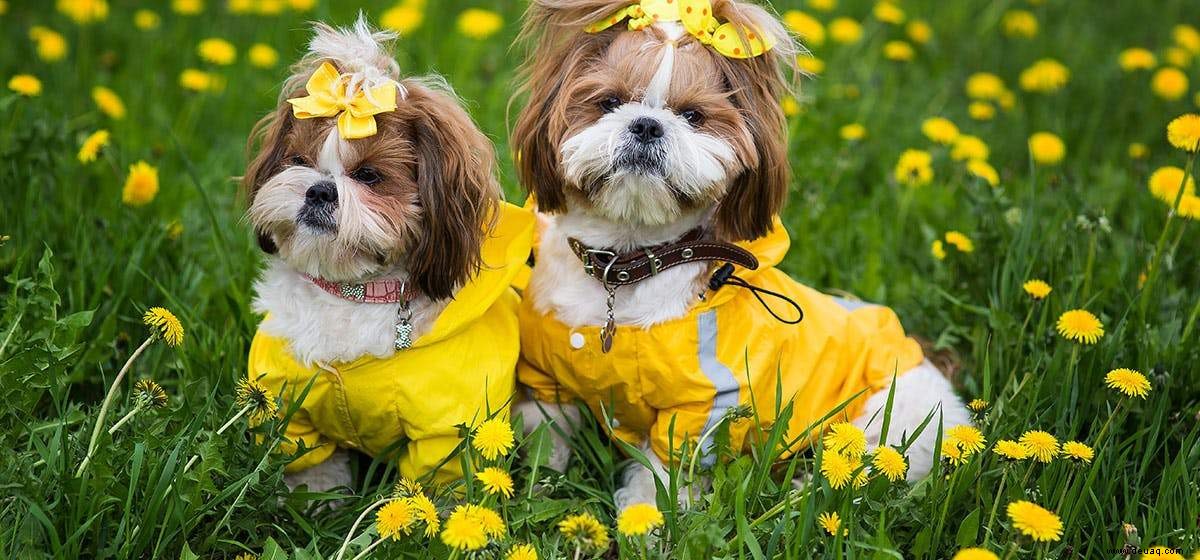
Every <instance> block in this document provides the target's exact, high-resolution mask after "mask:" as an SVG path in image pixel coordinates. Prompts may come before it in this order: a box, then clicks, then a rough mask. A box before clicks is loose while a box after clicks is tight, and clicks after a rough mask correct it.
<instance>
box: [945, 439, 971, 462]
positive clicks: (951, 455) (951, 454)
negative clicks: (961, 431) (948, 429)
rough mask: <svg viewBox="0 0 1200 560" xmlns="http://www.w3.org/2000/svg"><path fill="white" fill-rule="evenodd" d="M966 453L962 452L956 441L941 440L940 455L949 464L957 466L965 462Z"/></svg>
mask: <svg viewBox="0 0 1200 560" xmlns="http://www.w3.org/2000/svg"><path fill="white" fill-rule="evenodd" d="M968 456H970V455H969V454H968V453H965V452H963V449H962V447H961V446H959V445H958V442H957V441H954V440H951V439H944V440H942V457H944V458H945V459H946V461H947V462H949V463H950V465H951V466H955V467H957V466H959V465H961V464H963V463H965V462H967V457H968Z"/></svg>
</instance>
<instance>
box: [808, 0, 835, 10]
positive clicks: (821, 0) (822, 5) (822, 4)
mask: <svg viewBox="0 0 1200 560" xmlns="http://www.w3.org/2000/svg"><path fill="white" fill-rule="evenodd" d="M837 4H838V3H837V0H808V7H810V8H812V9H814V10H816V11H818V12H832V11H833V10H835V9H837Z"/></svg>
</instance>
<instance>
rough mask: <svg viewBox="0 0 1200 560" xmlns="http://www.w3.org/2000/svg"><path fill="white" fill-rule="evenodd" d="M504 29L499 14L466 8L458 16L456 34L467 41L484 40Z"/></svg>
mask: <svg viewBox="0 0 1200 560" xmlns="http://www.w3.org/2000/svg"><path fill="white" fill-rule="evenodd" d="M503 27H504V20H503V19H502V18H501V17H500V14H498V13H496V12H493V11H491V10H484V9H482V8H467V9H466V10H463V11H462V13H460V14H458V32H459V33H461V34H462V35H463V36H464V37H467V38H468V39H476V40H480V41H482V40H484V39H487V38H488V37H491V36H492V35H495V34H496V32H497V31H500V29H501V28H503Z"/></svg>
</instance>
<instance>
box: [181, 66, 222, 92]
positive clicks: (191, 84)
mask: <svg viewBox="0 0 1200 560" xmlns="http://www.w3.org/2000/svg"><path fill="white" fill-rule="evenodd" d="M179 85H180V86H182V87H183V88H184V89H188V90H191V91H209V90H213V89H216V87H217V78H216V76H214V75H212V74H209V73H208V72H205V71H203V70H197V69H195V68H185V69H184V70H183V72H180V74H179Z"/></svg>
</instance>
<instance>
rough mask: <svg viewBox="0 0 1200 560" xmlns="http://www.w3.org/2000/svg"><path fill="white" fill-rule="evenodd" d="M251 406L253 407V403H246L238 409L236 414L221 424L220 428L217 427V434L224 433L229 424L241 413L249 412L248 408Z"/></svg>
mask: <svg viewBox="0 0 1200 560" xmlns="http://www.w3.org/2000/svg"><path fill="white" fill-rule="evenodd" d="M253 407H254V404H248V405H246V406H244V407H242V409H241V410H239V411H238V413H237V414H234V415H233V418H230V419H229V421H228V422H225V424H223V425H222V426H221V427H220V428H217V435H221V434H223V433H225V430H227V429H229V426H232V425H233V423H234V422H237V421H238V418H241V417H242V415H244V414H246V413H247V412H249V411H250V409H251V408H253Z"/></svg>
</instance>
